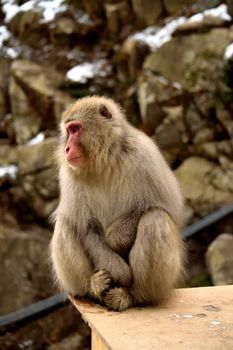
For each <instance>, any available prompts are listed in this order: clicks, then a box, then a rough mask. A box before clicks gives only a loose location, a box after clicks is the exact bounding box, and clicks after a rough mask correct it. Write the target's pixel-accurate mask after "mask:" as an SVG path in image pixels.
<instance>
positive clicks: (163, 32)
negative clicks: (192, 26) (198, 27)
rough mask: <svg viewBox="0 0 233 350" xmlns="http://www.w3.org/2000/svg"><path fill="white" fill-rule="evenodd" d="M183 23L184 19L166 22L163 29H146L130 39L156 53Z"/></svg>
mask: <svg viewBox="0 0 233 350" xmlns="http://www.w3.org/2000/svg"><path fill="white" fill-rule="evenodd" d="M185 21H186V18H185V17H179V18H177V19H174V20H172V21H170V22H168V23H167V24H166V25H165V26H164V27H163V28H159V27H148V28H146V29H144V30H143V31H141V32H138V33H135V34H134V35H132V36H131V39H134V40H137V41H141V42H144V43H145V44H147V45H148V46H149V47H150V49H151V50H152V51H156V50H157V49H158V48H159V47H161V46H162V45H163V44H165V43H166V42H167V41H169V40H170V39H171V36H172V33H173V32H174V31H175V30H176V28H177V27H178V26H179V25H181V24H183V23H184V22H185Z"/></svg>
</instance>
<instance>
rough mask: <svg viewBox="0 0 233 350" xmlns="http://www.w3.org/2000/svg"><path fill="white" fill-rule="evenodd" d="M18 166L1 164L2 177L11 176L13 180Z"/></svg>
mask: <svg viewBox="0 0 233 350" xmlns="http://www.w3.org/2000/svg"><path fill="white" fill-rule="evenodd" d="M17 172H18V167H17V166H16V165H13V164H12V165H1V166H0V178H1V177H5V176H9V178H11V179H12V180H15V179H16V175H17Z"/></svg>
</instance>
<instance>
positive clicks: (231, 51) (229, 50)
mask: <svg viewBox="0 0 233 350" xmlns="http://www.w3.org/2000/svg"><path fill="white" fill-rule="evenodd" d="M232 56H233V43H231V44H230V45H228V46H227V47H226V49H225V52H224V58H225V60H229V59H231V58H232Z"/></svg>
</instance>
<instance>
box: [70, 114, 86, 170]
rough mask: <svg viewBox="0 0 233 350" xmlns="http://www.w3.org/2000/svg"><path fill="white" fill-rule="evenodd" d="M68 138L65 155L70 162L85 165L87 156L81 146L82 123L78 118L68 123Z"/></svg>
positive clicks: (73, 164)
mask: <svg viewBox="0 0 233 350" xmlns="http://www.w3.org/2000/svg"><path fill="white" fill-rule="evenodd" d="M66 133H67V136H68V140H67V142H66V145H65V156H66V160H67V161H68V163H69V164H70V165H72V166H74V167H76V166H81V165H84V163H85V161H86V157H85V155H84V152H83V150H82V147H81V146H80V135H81V133H82V125H81V123H80V122H78V121H77V120H74V121H71V122H68V123H67V124H66Z"/></svg>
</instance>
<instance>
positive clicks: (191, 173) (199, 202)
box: [176, 157, 233, 216]
mask: <svg viewBox="0 0 233 350" xmlns="http://www.w3.org/2000/svg"><path fill="white" fill-rule="evenodd" d="M217 169H218V168H216V166H215V164H214V163H212V162H210V161H208V160H206V159H205V158H201V157H190V158H188V159H186V160H185V161H184V162H183V163H182V164H181V166H180V167H178V168H177V170H176V175H177V177H178V180H179V182H180V184H181V189H182V192H183V194H184V197H185V198H186V200H187V203H188V204H189V205H190V206H191V208H192V209H193V210H194V211H195V212H196V214H199V215H201V216H204V215H207V214H208V213H210V212H212V211H213V210H215V209H217V208H219V207H221V206H223V205H224V204H227V203H228V202H230V201H231V200H232V198H233V193H232V192H231V191H229V186H230V183H231V181H229V182H227V180H225V181H226V182H227V185H225V187H224V186H222V187H220V186H218V187H217V186H216V185H215V184H214V181H215V180H214V179H215V178H216V177H215V175H214V174H215V173H216V171H217V173H218V171H220V169H218V170H217ZM230 173H231V172H230ZM230 173H228V175H227V176H226V177H227V178H228V177H229V176H230V175H229V174H230ZM227 186H228V189H227Z"/></svg>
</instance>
